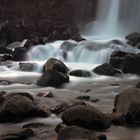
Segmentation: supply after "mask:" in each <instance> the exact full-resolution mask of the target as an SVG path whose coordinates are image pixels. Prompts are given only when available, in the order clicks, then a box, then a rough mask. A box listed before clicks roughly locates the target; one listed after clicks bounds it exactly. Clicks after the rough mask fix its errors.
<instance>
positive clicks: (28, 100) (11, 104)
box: [0, 93, 45, 123]
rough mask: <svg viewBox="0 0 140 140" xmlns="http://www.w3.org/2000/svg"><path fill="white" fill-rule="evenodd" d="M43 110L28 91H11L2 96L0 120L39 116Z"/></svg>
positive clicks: (12, 120)
mask: <svg viewBox="0 0 140 140" xmlns="http://www.w3.org/2000/svg"><path fill="white" fill-rule="evenodd" d="M43 113H44V112H43V111H41V110H40V109H39V108H38V107H37V106H36V105H35V103H34V101H33V97H32V96H31V95H30V94H28V93H14V94H13V93H11V95H7V96H6V97H4V101H3V102H2V103H1V106H0V122H2V123H4V122H20V121H23V120H24V119H26V118H30V117H37V116H38V117H41V116H43V115H44V114H45V113H44V114H43Z"/></svg>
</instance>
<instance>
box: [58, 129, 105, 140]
mask: <svg viewBox="0 0 140 140" xmlns="http://www.w3.org/2000/svg"><path fill="white" fill-rule="evenodd" d="M104 137H105V139H103V134H102V136H101V135H98V136H96V134H95V133H94V132H92V131H90V130H87V129H84V128H81V127H78V126H69V127H65V128H62V129H61V130H60V131H59V133H58V140H95V139H98V140H106V136H105V135H104Z"/></svg>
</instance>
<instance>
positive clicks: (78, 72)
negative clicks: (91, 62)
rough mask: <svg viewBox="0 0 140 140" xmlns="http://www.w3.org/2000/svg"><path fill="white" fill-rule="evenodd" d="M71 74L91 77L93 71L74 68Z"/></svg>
mask: <svg viewBox="0 0 140 140" xmlns="http://www.w3.org/2000/svg"><path fill="white" fill-rule="evenodd" d="M70 75H72V76H77V77H91V73H90V72H89V71H87V70H73V71H71V72H70Z"/></svg>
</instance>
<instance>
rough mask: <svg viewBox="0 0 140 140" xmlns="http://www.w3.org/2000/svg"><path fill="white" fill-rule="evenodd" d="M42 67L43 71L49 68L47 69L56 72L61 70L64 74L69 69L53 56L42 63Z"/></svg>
mask: <svg viewBox="0 0 140 140" xmlns="http://www.w3.org/2000/svg"><path fill="white" fill-rule="evenodd" d="M44 69H45V71H46V70H48V69H49V70H54V71H57V72H62V73H64V74H66V73H67V72H68V70H69V69H68V68H67V66H66V65H65V64H64V63H63V62H62V61H60V60H58V59H55V58H50V59H48V60H47V62H46V63H45V65H44Z"/></svg>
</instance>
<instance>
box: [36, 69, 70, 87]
mask: <svg viewBox="0 0 140 140" xmlns="http://www.w3.org/2000/svg"><path fill="white" fill-rule="evenodd" d="M66 82H69V76H67V75H65V74H63V73H60V72H57V71H54V70H51V69H47V70H46V71H45V72H44V73H43V74H42V75H41V77H40V78H39V79H38V80H37V85H39V86H46V87H47V86H52V87H59V86H61V85H62V84H64V83H66Z"/></svg>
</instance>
